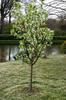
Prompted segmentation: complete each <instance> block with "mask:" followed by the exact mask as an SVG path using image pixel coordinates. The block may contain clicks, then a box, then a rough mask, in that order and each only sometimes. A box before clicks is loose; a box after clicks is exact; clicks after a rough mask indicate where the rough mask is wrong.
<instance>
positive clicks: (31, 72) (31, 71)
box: [30, 64, 33, 92]
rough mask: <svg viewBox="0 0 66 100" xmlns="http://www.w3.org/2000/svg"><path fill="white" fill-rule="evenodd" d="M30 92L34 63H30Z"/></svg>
mask: <svg viewBox="0 0 66 100" xmlns="http://www.w3.org/2000/svg"><path fill="white" fill-rule="evenodd" d="M30 68H31V69H30V92H32V79H33V65H32V64H31V65H30Z"/></svg>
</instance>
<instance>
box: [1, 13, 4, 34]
mask: <svg viewBox="0 0 66 100" xmlns="http://www.w3.org/2000/svg"><path fill="white" fill-rule="evenodd" d="M3 27H4V17H3V16H2V15H1V34H2V33H3Z"/></svg>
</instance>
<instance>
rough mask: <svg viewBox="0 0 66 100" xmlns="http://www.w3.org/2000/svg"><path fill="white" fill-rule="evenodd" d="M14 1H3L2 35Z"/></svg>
mask: <svg viewBox="0 0 66 100" xmlns="http://www.w3.org/2000/svg"><path fill="white" fill-rule="evenodd" d="M13 1H14V0H1V9H0V12H1V33H2V32H3V25H4V18H5V17H6V16H7V15H8V14H9V12H10V10H11V8H12V6H13Z"/></svg>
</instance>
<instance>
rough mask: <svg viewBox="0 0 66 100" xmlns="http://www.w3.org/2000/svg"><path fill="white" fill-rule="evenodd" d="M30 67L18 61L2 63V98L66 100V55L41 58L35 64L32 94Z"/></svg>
mask: <svg viewBox="0 0 66 100" xmlns="http://www.w3.org/2000/svg"><path fill="white" fill-rule="evenodd" d="M29 76H30V67H29V65H27V64H21V62H18V61H11V62H6V63H0V100H66V55H59V56H50V57H48V59H39V60H38V62H37V63H36V65H35V66H34V73H33V86H34V87H36V88H37V89H38V90H37V91H36V90H35V93H33V94H32V95H30V94H29V93H27V92H26V88H25V87H28V86H29V80H30V79H29Z"/></svg>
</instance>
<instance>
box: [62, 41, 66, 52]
mask: <svg viewBox="0 0 66 100" xmlns="http://www.w3.org/2000/svg"><path fill="white" fill-rule="evenodd" d="M61 52H62V53H64V54H66V40H65V41H64V42H63V43H62V45H61Z"/></svg>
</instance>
